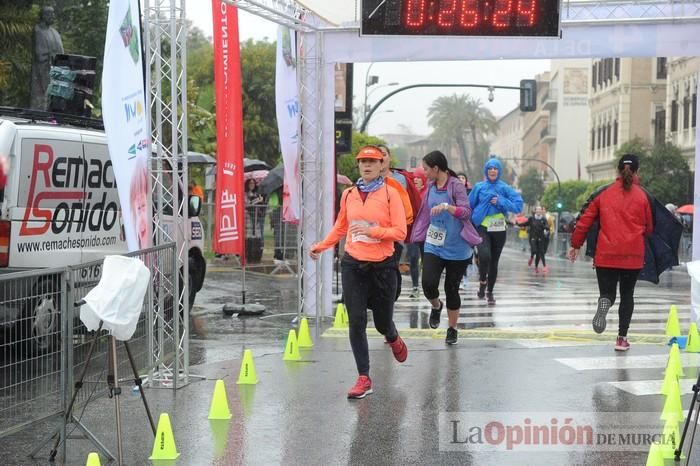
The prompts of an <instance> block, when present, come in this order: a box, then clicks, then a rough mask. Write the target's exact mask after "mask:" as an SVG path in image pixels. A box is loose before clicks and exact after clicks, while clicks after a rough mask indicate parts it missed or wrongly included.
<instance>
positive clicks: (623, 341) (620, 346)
mask: <svg viewBox="0 0 700 466" xmlns="http://www.w3.org/2000/svg"><path fill="white" fill-rule="evenodd" d="M629 349H630V342H629V341H627V338H625V337H620V336H618V337H617V341H615V351H628V350H629Z"/></svg>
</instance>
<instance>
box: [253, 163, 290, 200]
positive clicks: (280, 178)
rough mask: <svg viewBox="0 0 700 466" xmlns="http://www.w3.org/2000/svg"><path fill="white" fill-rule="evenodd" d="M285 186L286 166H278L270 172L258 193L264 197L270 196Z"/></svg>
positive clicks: (259, 187) (261, 183)
mask: <svg viewBox="0 0 700 466" xmlns="http://www.w3.org/2000/svg"><path fill="white" fill-rule="evenodd" d="M283 184H284V166H282V165H277V166H276V167H275V168H273V169H272V170H270V173H268V174H267V176H266V177H265V179H263V180H262V181H261V182H260V184H259V185H258V192H259V193H260V194H262V195H263V196H268V195H270V193H272V192H274V191H277V190H278V189H280V188H281V187H282V185H283Z"/></svg>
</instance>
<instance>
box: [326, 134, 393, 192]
mask: <svg viewBox="0 0 700 466" xmlns="http://www.w3.org/2000/svg"><path fill="white" fill-rule="evenodd" d="M368 144H386V142H385V141H384V140H383V139H381V138H378V137H375V136H368V135H367V134H365V133H358V132H356V131H353V132H352V149H351V150H352V152H351V153H346V154H340V155H339V156H338V158H337V159H336V164H335V166H336V171H337V172H338V173H340V174H341V175H345V176H347V177H348V178H350V180H351V181H355V180H357V179H358V178H359V177H360V172H359V171H358V170H357V161H356V160H355V155H357V153H358V152H360V148H361V147H363V146H366V145H368Z"/></svg>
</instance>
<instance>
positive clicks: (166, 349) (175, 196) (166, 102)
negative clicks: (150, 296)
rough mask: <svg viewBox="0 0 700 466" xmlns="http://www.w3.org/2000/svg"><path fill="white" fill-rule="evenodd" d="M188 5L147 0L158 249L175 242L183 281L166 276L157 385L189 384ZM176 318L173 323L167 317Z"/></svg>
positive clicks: (158, 318)
mask: <svg viewBox="0 0 700 466" xmlns="http://www.w3.org/2000/svg"><path fill="white" fill-rule="evenodd" d="M185 20H186V12H185V0H145V2H144V31H145V33H144V37H145V40H144V43H145V49H146V63H147V66H146V81H147V83H148V90H149V92H148V93H147V96H146V102H147V105H146V107H147V108H148V109H149V110H150V115H151V135H152V138H151V140H152V141H153V151H152V158H151V160H152V162H151V167H150V169H151V192H152V194H153V196H152V198H153V200H154V214H155V217H154V225H155V226H154V230H155V231H154V238H155V244H156V245H160V244H165V243H169V242H174V243H175V249H176V258H177V268H176V270H179V271H180V278H181V279H178V277H177V276H176V277H161V279H162V281H163V284H164V285H166V286H168V287H171V289H172V291H173V292H172V296H174V297H175V298H174V302H173V303H167V302H163V298H162V296H161V297H159V303H158V306H157V310H158V312H157V313H156V314H155V321H154V323H153V326H152V327H153V331H154V332H156V335H154V339H153V341H154V347H153V348H152V352H151V354H152V355H153V362H154V363H157V364H158V366H157V367H158V369H157V370H156V371H155V372H154V373H153V374H151V377H150V378H151V383H152V384H153V385H161V386H167V387H170V386H172V387H173V388H178V387H179V386H184V385H186V384H187V383H188V382H189V302H188V299H187V296H188V292H187V291H188V290H187V286H188V277H189V273H188V267H187V265H188V264H187V263H188V260H187V259H188V252H187V245H188V242H187V237H188V235H187V233H188V232H187V231H186V227H187V222H186V221H184V220H185V219H186V218H187V192H188V191H187V185H188V182H187V157H186V155H185V154H187V72H186V66H187V24H186V21H185ZM167 313H171V314H172V315H173V318H172V321H168V320H167V319H166V318H165V317H166V314H167Z"/></svg>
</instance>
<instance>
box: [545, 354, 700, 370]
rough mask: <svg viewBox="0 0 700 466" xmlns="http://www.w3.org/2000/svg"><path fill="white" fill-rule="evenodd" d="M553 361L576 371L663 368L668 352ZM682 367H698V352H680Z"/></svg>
mask: <svg viewBox="0 0 700 466" xmlns="http://www.w3.org/2000/svg"><path fill="white" fill-rule="evenodd" d="M555 361H557V362H560V363H562V364H564V365H566V366H569V367H571V368H572V369H575V370H577V371H587V370H604V369H655V368H659V369H663V368H664V367H666V363H667V362H668V354H649V355H641V356H634V355H630V354H625V355H624V357H619V356H607V357H600V356H598V357H583V358H557V359H555ZM681 364H682V365H683V367H700V354H697V353H683V354H681Z"/></svg>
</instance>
